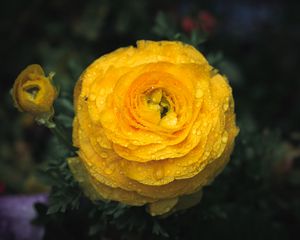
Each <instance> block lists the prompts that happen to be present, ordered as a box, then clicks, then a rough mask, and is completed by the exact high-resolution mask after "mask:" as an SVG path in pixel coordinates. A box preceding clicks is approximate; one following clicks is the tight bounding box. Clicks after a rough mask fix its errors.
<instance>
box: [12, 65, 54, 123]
mask: <svg viewBox="0 0 300 240" xmlns="http://www.w3.org/2000/svg"><path fill="white" fill-rule="evenodd" d="M52 76H53V75H49V76H48V77H46V76H45V73H44V71H43V69H42V67H41V66H40V65H38V64H32V65H29V66H27V67H26V68H25V69H24V70H23V71H22V72H21V73H20V74H19V75H18V77H17V79H16V80H15V82H14V86H13V89H12V97H13V100H14V103H15V106H16V107H17V108H18V109H19V110H20V111H21V112H27V113H29V114H31V115H33V116H34V117H36V118H45V119H49V118H51V117H52V115H53V113H54V111H53V102H54V100H55V99H56V97H57V89H56V88H55V86H54V85H53V84H52Z"/></svg>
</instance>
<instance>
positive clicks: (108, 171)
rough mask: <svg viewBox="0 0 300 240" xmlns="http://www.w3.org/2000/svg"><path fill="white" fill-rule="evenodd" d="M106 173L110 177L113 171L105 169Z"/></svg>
mask: <svg viewBox="0 0 300 240" xmlns="http://www.w3.org/2000/svg"><path fill="white" fill-rule="evenodd" d="M104 172H105V173H106V174H108V175H110V174H112V172H113V171H112V169H110V168H105V169H104Z"/></svg>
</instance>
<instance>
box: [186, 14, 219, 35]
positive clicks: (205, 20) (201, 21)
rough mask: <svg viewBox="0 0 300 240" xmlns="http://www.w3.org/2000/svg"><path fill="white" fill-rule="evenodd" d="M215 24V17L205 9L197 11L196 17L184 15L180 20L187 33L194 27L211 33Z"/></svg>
mask: <svg viewBox="0 0 300 240" xmlns="http://www.w3.org/2000/svg"><path fill="white" fill-rule="evenodd" d="M216 26H217V19H216V18H215V16H214V15H213V14H212V13H211V12H209V11H207V10H201V11H199V13H198V16H197V18H192V17H190V16H184V17H183V18H182V21H181V27H182V29H183V30H184V31H185V32H187V33H190V32H192V31H193V30H196V29H201V30H202V31H204V32H206V33H212V32H214V31H215V29H216Z"/></svg>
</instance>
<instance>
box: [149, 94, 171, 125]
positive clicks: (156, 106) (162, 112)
mask: <svg viewBox="0 0 300 240" xmlns="http://www.w3.org/2000/svg"><path fill="white" fill-rule="evenodd" d="M146 100H147V107H148V109H149V110H150V111H151V112H152V114H150V115H152V117H151V118H152V119H151V122H155V123H156V124H158V125H161V126H163V127H172V126H175V125H176V124H177V114H176V113H175V112H174V109H173V108H172V107H171V105H172V104H171V103H170V101H171V100H170V97H168V96H167V93H166V92H165V91H163V89H162V88H157V89H154V90H152V91H151V92H149V93H148V94H146ZM148 116H149V115H148ZM152 120H153V121H152Z"/></svg>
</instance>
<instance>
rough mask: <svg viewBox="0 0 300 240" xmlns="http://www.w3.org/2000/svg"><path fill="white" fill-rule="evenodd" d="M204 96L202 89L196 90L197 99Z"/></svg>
mask: <svg viewBox="0 0 300 240" xmlns="http://www.w3.org/2000/svg"><path fill="white" fill-rule="evenodd" d="M202 96H203V92H202V90H201V89H199V88H198V89H197V90H196V94H195V97H196V98H201V97H202Z"/></svg>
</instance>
